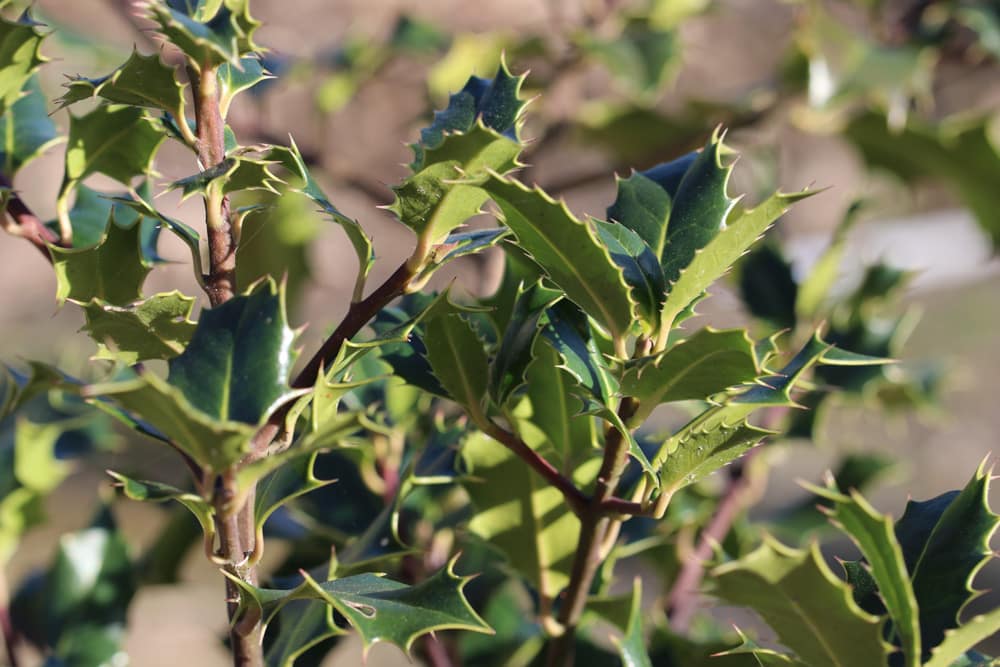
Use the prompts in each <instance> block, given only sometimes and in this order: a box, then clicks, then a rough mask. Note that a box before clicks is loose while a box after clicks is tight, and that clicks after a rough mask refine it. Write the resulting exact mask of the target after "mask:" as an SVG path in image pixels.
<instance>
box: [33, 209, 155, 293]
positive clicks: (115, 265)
mask: <svg viewBox="0 0 1000 667" xmlns="http://www.w3.org/2000/svg"><path fill="white" fill-rule="evenodd" d="M141 231H142V229H141V225H140V224H139V223H138V222H136V223H134V224H133V225H132V226H131V227H128V228H123V227H121V226H119V225H117V224H115V221H114V215H113V214H112V215H111V217H110V218H109V219H108V221H107V227H106V231H105V232H104V235H103V237H102V238H101V240H100V241H99V242H98V244H97V245H96V246H94V247H92V248H59V247H56V246H51V247H50V248H49V252H50V253H51V254H52V263H53V266H54V267H55V272H56V284H57V287H56V299H57V300H58V301H59V302H60V303H62V302H65V301H66V300H67V299H69V300H70V301H74V302H76V303H80V304H84V303H87V302H89V301H90V300H91V299H100V300H102V301H105V302H107V303H109V304H111V305H114V306H125V305H127V304H129V303H131V302H133V301H136V300H138V299H140V298H142V284H143V282H145V280H146V276H147V274H149V271H150V268H149V266H148V265H147V264H146V262H145V261H144V258H143V253H142V245H141Z"/></svg>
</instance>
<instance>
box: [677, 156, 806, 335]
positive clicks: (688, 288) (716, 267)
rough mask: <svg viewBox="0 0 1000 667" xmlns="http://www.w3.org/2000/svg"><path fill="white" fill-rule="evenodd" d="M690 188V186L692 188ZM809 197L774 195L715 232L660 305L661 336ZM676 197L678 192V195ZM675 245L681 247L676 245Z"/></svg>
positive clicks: (802, 194) (684, 268) (798, 194)
mask: <svg viewBox="0 0 1000 667" xmlns="http://www.w3.org/2000/svg"><path fill="white" fill-rule="evenodd" d="M690 173H691V172H689V174H690ZM687 178H688V176H685V179H687ZM692 182H694V181H692ZM682 185H683V184H682ZM691 187H694V186H693V185H692V186H691ZM812 194H813V193H812V192H810V191H803V192H799V193H795V194H787V195H786V194H782V193H777V194H775V195H773V196H771V197H770V198H769V199H768V200H767V201H765V202H763V203H762V204H761V205H760V206H758V207H757V208H754V209H750V210H747V211H741V212H739V213H737V214H735V216H734V217H733V218H732V219H730V220H729V222H728V223H727V225H726V228H725V229H723V230H722V231H721V232H719V233H718V235H716V236H715V238H713V239H712V240H711V241H709V242H708V243H707V244H706V245H705V246H704V247H703V248H701V249H700V250H699V251H697V252H694V253H693V255H692V257H691V258H690V260H689V262H688V263H687V264H685V265H684V266H683V267H682V268H683V270H682V271H680V273H679V276H678V277H676V282H674V284H673V286H672V287H671V289H670V294H669V295H668V296H667V301H666V303H665V304H664V306H663V311H662V313H661V314H660V322H661V327H662V329H661V335H662V332H663V331H667V330H669V329H670V328H671V327H672V325H673V323H674V321H675V320H676V318H677V316H678V315H679V314H680V313H681V312H682V311H683V310H684V309H685V308H687V307H688V305H689V304H690V303H691V302H692V301H694V300H695V299H697V298H698V297H699V295H701V293H702V292H704V291H705V290H706V289H707V288H708V287H709V286H710V285H711V284H712V283H714V282H715V281H716V280H718V279H719V278H720V277H722V276H723V275H724V274H725V273H726V271H728V270H729V267H731V266H732V265H733V264H734V263H735V262H736V260H738V259H739V258H740V256H741V255H742V254H743V253H745V252H746V251H747V250H748V249H749V248H750V246H752V245H753V244H754V242H755V241H756V240H757V239H759V238H760V236H761V235H762V234H763V233H764V232H765V231H766V230H767V229H768V227H770V226H771V224H772V223H773V222H774V221H775V220H777V219H778V217H779V216H780V215H781V214H782V213H784V212H785V211H786V210H787V209H788V207H789V206H790V205H791V204H793V203H795V202H797V201H799V200H801V199H805V198H806V197H809V196H811V195H812ZM679 196H680V193H679V192H678V197H679ZM717 208H718V207H717ZM692 209H693V211H692V215H693V212H694V211H696V210H697V207H694V206H692ZM675 210H676V205H675ZM673 217H674V214H671V219H673ZM671 224H673V223H671ZM695 229H697V227H695ZM682 238H686V237H682ZM678 245H681V246H683V244H680V243H679V244H678ZM672 252H674V250H672V249H671V246H670V244H669V242H668V245H667V253H668V254H669V253H672ZM664 273H666V274H667V279H668V280H670V279H671V278H670V273H669V272H668V271H666V270H664Z"/></svg>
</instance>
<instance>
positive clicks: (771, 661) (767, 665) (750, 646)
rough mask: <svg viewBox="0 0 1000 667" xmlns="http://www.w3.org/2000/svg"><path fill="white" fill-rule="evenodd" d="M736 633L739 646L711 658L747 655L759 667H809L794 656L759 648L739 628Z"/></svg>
mask: <svg viewBox="0 0 1000 667" xmlns="http://www.w3.org/2000/svg"><path fill="white" fill-rule="evenodd" d="M736 632H737V634H739V637H740V640H741V643H740V645H739V646H737V647H735V648H731V649H728V650H726V651H723V652H721V653H716V654H715V655H714V656H713V657H716V658H722V657H724V656H730V655H747V654H749V655H752V656H753V657H754V659H755V660H756V661H757V664H758V665H759V667H783V666H785V665H790V666H791V667H809V666H808V665H806V664H805V663H803V662H801V661H799V660H798V659H797V658H795V657H794V656H790V655H786V654H784V653H779V652H777V651H774V650H771V649H767V648H761V647H760V646H758V645H757V643H756V642H754V641H753V640H752V639H750V638H749V637H747V636H746V635H745V634H743V633H742V632H741V631H740V629H739V628H736Z"/></svg>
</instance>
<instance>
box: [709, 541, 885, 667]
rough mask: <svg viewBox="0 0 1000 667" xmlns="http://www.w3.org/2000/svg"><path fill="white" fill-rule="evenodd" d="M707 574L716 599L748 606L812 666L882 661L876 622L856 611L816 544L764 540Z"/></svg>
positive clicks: (835, 666) (880, 663)
mask: <svg viewBox="0 0 1000 667" xmlns="http://www.w3.org/2000/svg"><path fill="white" fill-rule="evenodd" d="M712 575H713V579H714V580H715V583H716V586H715V590H714V594H715V595H717V596H718V597H720V598H722V599H724V600H726V601H727V602H731V603H733V604H738V605H744V606H747V607H750V608H752V609H753V610H754V611H756V612H757V613H758V614H760V615H761V616H762V617H763V619H764V620H765V621H766V622H767V624H768V625H769V626H771V629H773V630H774V631H775V632H776V633H777V635H778V641H779V642H781V644H783V645H784V646H786V647H788V648H789V649H791V650H792V651H794V652H795V654H796V655H797V656H798V658H799V659H801V660H802V662H804V663H806V664H808V665H810V666H811V667H843V666H844V665H884V664H885V663H886V655H887V653H886V648H885V646H884V645H883V643H882V637H881V624H880V623H879V619H878V618H877V617H874V616H871V615H869V614H867V613H865V612H864V611H862V610H861V609H860V608H858V606H857V605H856V604H855V603H854V601H853V599H852V598H851V588H850V587H849V586H848V585H847V584H846V583H844V582H843V581H841V580H840V579H838V578H837V577H836V575H834V574H833V572H831V571H830V568H829V567H828V566H827V565H826V562H825V561H824V560H823V556H822V554H820V551H819V547H818V546H817V545H816V544H815V543H814V544H813V545H812V546H811V547H810V548H809V549H808V550H798V549H790V548H788V547H786V546H784V545H782V544H779V543H777V542H775V541H774V540H773V539H766V540H765V541H764V543H763V544H762V545H761V546H760V547H759V548H758V549H757V550H755V551H754V552H752V553H750V554H749V555H747V556H744V557H743V558H741V559H739V560H736V561H733V562H730V563H726V564H724V565H720V566H718V567H716V568H715V569H714V570H713V571H712Z"/></svg>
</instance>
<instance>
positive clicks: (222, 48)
mask: <svg viewBox="0 0 1000 667" xmlns="http://www.w3.org/2000/svg"><path fill="white" fill-rule="evenodd" d="M249 5H250V3H249V1H248V0H218V1H216V2H211V3H207V2H198V3H187V2H183V3H177V2H171V1H170V0H151V1H150V2H149V3H147V4H146V7H147V8H148V11H149V18H150V19H151V20H153V21H155V22H156V23H157V24H158V25H159V31H160V32H161V33H162V34H163V36H164V37H166V38H167V41H169V42H170V43H171V44H174V45H175V46H177V48H179V49H180V50H181V51H183V52H184V53H185V55H187V56H188V58H190V59H191V61H192V62H193V63H195V64H196V65H197V67H199V68H200V67H203V66H208V67H213V66H215V65H221V64H222V63H224V62H229V63H231V64H233V65H234V66H237V67H239V66H240V60H241V58H242V57H243V56H245V55H249V54H250V53H252V52H254V51H256V50H257V46H256V45H255V44H254V43H253V33H254V32H255V31H256V30H257V28H258V27H259V26H260V21H257V20H256V19H254V18H253V17H252V16H250V9H249Z"/></svg>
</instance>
